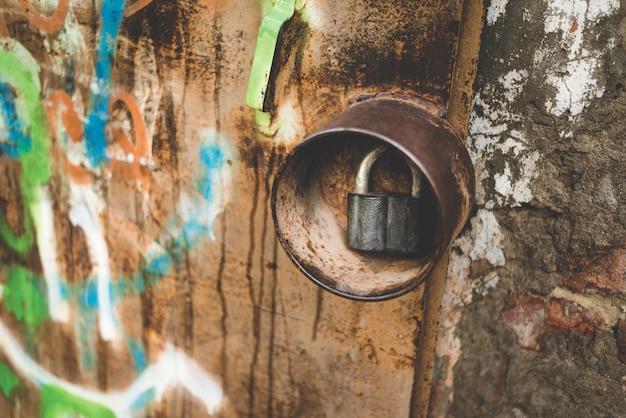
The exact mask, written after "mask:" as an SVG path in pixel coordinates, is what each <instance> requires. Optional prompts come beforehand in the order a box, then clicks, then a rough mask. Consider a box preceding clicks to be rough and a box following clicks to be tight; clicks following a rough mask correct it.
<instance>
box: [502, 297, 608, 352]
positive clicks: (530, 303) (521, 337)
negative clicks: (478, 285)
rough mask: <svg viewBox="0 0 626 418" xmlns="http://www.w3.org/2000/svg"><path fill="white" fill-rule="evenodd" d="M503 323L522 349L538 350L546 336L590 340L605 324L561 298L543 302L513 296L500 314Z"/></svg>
mask: <svg viewBox="0 0 626 418" xmlns="http://www.w3.org/2000/svg"><path fill="white" fill-rule="evenodd" d="M501 318H502V320H503V321H504V322H505V323H506V324H507V325H508V326H510V327H511V328H513V330H514V331H515V333H516V334H517V342H518V344H519V345H521V346H522V347H524V348H529V349H532V350H541V340H542V338H543V336H544V335H546V334H550V333H551V334H555V333H563V332H568V331H572V332H576V333H579V334H583V335H586V336H589V337H590V336H593V335H595V333H596V332H597V331H599V330H600V329H601V328H602V325H603V323H604V320H603V319H602V318H601V317H600V316H599V315H598V314H597V313H595V312H593V311H591V310H589V309H586V308H584V307H582V306H580V305H578V304H577V303H576V302H574V301H571V300H567V299H563V298H543V297H539V296H532V295H528V294H526V293H522V292H512V293H511V294H510V295H509V300H508V301H507V305H506V306H505V307H504V309H503V310H502V312H501Z"/></svg>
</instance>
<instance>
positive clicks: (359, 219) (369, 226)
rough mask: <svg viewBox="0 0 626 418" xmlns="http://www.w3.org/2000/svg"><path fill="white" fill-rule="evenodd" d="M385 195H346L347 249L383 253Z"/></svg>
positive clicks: (384, 240) (385, 233)
mask: <svg viewBox="0 0 626 418" xmlns="http://www.w3.org/2000/svg"><path fill="white" fill-rule="evenodd" d="M387 205H388V203H387V195H386V194H380V193H370V194H359V193H348V247H350V248H352V249H354V250H360V251H385V249H386V241H387Z"/></svg>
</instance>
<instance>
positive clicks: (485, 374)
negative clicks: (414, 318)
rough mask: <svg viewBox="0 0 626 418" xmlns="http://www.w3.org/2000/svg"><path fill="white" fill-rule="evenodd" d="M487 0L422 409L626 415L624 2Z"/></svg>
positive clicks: (534, 414) (438, 412)
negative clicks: (463, 183) (466, 208)
mask: <svg viewBox="0 0 626 418" xmlns="http://www.w3.org/2000/svg"><path fill="white" fill-rule="evenodd" d="M487 6H488V8H487V12H486V21H485V27H484V29H483V38H482V46H481V53H480V62H479V73H478V77H477V81H476V85H475V90H476V93H475V95H474V102H473V108H472V116H471V121H470V134H469V138H468V148H469V149H470V152H471V154H472V156H473V157H472V158H473V160H474V163H475V166H476V173H477V179H476V180H477V186H478V192H477V201H476V203H477V209H476V214H475V217H474V218H473V219H472V220H471V225H470V226H469V227H468V229H467V231H466V232H465V235H463V236H462V237H460V238H459V239H458V240H457V242H456V245H455V247H454V248H453V251H452V256H451V263H450V268H449V271H448V282H447V293H446V296H445V299H444V305H445V306H444V312H446V314H444V315H443V316H442V321H443V326H442V328H441V330H440V338H439V341H438V356H439V364H440V365H441V369H440V377H439V381H440V383H439V385H437V386H438V387H436V388H435V390H434V393H433V401H434V404H433V405H431V410H432V411H433V412H434V416H443V415H444V411H446V409H447V408H449V410H448V414H447V415H446V416H453V417H465V416H489V417H538V416H544V417H545V416H558V417H561V416H563V417H565V416H577V417H583V416H584V417H592V416H593V417H599V416H605V417H608V416H622V415H624V411H625V408H626V404H625V402H624V396H625V392H624V383H623V382H624V381H625V380H624V379H625V377H626V366H625V365H624V364H623V362H624V361H625V360H626V359H625V358H624V331H623V327H624V325H621V324H623V323H622V322H620V321H623V319H624V318H625V314H624V312H625V309H624V307H625V306H626V303H625V302H626V301H625V299H624V295H625V293H624V292H625V291H626V288H625V287H624V285H625V284H626V281H625V279H626V276H625V273H626V270H625V268H626V258H625V254H626V253H625V251H624V244H625V241H624V240H625V237H626V168H625V167H626V166H625V164H624V163H625V162H626V153H625V151H624V138H625V136H626V125H625V123H624V120H625V116H626V94H625V93H624V76H625V74H624V70H625V64H626V61H625V58H626V57H625V54H624V52H625V51H624V43H625V42H626V11H625V5H624V2H621V3H620V1H588V2H587V1H578V0H574V1H558V2H538V1H515V2H514V1H506V0H504V1H501V0H493V1H491V2H489V3H488V5H487ZM468 411H471V412H468Z"/></svg>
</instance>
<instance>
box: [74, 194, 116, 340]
mask: <svg viewBox="0 0 626 418" xmlns="http://www.w3.org/2000/svg"><path fill="white" fill-rule="evenodd" d="M72 192H73V200H74V202H73V204H72V208H71V209H70V213H69V217H70V221H71V222H72V224H73V225H74V226H78V227H80V228H81V229H82V230H83V232H84V233H85V236H86V239H87V246H88V248H89V255H90V257H91V262H92V265H93V272H94V273H95V274H94V275H95V277H96V280H97V294H98V326H99V330H100V336H101V337H102V339H103V340H105V341H111V340H112V339H113V338H114V337H115V336H116V335H117V327H116V325H115V324H116V321H115V317H114V314H113V300H112V295H111V270H110V267H109V250H108V247H107V243H106V240H105V238H104V227H103V225H102V222H101V220H100V214H101V213H102V206H103V204H102V202H101V201H100V199H99V198H98V197H97V196H96V195H95V193H94V192H93V190H91V188H90V186H85V187H80V186H73V187H72Z"/></svg>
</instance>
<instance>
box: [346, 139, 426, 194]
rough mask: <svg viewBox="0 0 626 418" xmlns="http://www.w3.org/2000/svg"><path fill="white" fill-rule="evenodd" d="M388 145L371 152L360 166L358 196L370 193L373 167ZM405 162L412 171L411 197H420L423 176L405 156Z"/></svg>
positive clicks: (356, 190)
mask: <svg viewBox="0 0 626 418" xmlns="http://www.w3.org/2000/svg"><path fill="white" fill-rule="evenodd" d="M387 148H388V146H387V145H381V146H379V147H376V148H374V149H373V150H372V151H370V152H369V153H368V154H367V155H366V156H365V158H363V161H361V164H360V165H359V169H358V170H357V173H356V179H355V181H354V193H357V194H367V193H368V192H369V182H370V172H371V171H372V166H373V165H374V163H375V162H376V160H378V157H380V156H381V155H382V154H383V153H384V152H385V151H387ZM402 157H403V158H404V160H405V161H406V163H407V165H408V166H409V169H410V170H411V178H412V183H411V196H413V197H420V194H421V191H422V175H421V174H420V171H419V169H418V168H417V167H416V166H415V164H413V163H412V162H411V161H410V160H409V159H408V158H407V157H406V156H405V155H402Z"/></svg>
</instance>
